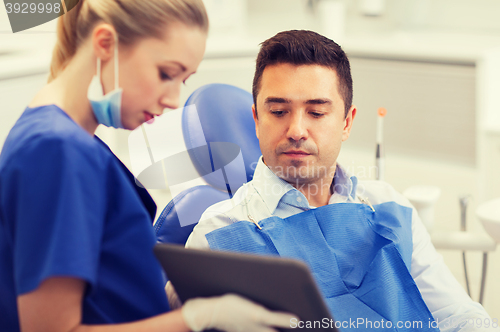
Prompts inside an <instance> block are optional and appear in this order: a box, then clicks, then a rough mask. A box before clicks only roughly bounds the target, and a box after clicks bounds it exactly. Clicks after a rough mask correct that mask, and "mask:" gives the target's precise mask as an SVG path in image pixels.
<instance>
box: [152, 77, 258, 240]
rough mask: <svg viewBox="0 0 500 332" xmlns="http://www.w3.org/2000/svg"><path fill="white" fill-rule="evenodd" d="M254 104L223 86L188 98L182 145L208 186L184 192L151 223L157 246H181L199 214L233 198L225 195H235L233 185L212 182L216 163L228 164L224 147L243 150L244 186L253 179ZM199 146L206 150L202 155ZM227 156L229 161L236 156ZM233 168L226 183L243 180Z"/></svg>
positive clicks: (207, 87)
mask: <svg viewBox="0 0 500 332" xmlns="http://www.w3.org/2000/svg"><path fill="white" fill-rule="evenodd" d="M252 104H253V99H252V95H251V94H250V93H249V92H247V91H245V90H242V89H240V88H237V87H234V86H231V85H227V84H208V85H205V86H203V87H201V88H199V89H197V90H196V91H195V92H193V94H191V96H190V97H189V98H188V100H187V102H186V105H185V106H190V105H195V106H196V112H194V111H193V110H194V108H192V107H191V108H189V107H186V108H185V109H184V112H183V114H182V130H183V135H184V140H185V143H186V147H187V148H188V152H189V156H190V159H191V161H192V163H193V165H194V166H195V168H196V170H197V171H198V173H199V174H200V176H203V179H204V180H205V181H206V182H207V183H208V185H202V186H196V187H192V188H189V189H186V190H184V191H183V192H181V193H180V194H179V195H177V196H176V197H174V199H172V201H170V202H169V203H168V205H167V206H166V207H165V209H164V210H163V211H162V213H161V214H160V217H159V218H158V220H157V222H156V223H155V233H156V236H157V239H158V241H159V242H162V243H178V244H184V243H185V242H186V240H187V238H188V236H189V234H191V231H192V230H193V228H194V226H195V225H196V223H197V222H198V220H199V219H200V217H201V215H202V214H203V212H204V211H205V210H206V209H207V208H208V207H209V206H211V205H213V204H215V203H217V202H220V201H222V200H224V199H227V198H228V197H231V194H232V193H231V192H229V193H228V190H230V191H233V193H234V191H236V189H237V187H235V186H234V183H231V187H229V184H228V183H221V181H220V178H219V179H216V178H215V177H213V176H212V175H213V172H214V171H215V170H216V169H214V163H217V162H216V161H217V160H219V161H220V162H224V163H225V164H227V158H228V153H227V151H224V147H235V146H236V147H237V148H239V149H240V150H241V155H242V157H243V162H244V165H245V170H244V173H245V174H244V175H245V176H246V180H247V181H250V180H251V179H252V177H253V171H254V168H255V165H256V163H257V161H258V159H259V157H260V155H261V152H260V148H259V141H258V139H257V137H256V135H255V125H254V121H253V117H252ZM198 118H199V120H198ZM200 124H201V128H200ZM201 146H208V147H209V148H208V150H207V149H201V148H199V147H201ZM217 147H219V148H217ZM221 147H222V148H221ZM226 150H227V149H226ZM206 151H209V152H208V153H209V154H210V158H209V160H210V161H211V162H208V163H207V162H204V160H207V156H206V154H207V152H206ZM230 155H231V156H233V155H234V153H231V154H230ZM231 158H232V157H231ZM231 167H232V165H228V167H225V168H227V169H226V172H227V176H228V177H230V176H231V175H234V174H235V173H237V172H240V175H241V172H242V171H243V170H241V169H232V168H231ZM216 168H217V167H216ZM226 181H227V178H226ZM241 184H242V183H239V185H241ZM179 215H182V216H183V218H186V216H188V218H189V220H192V221H193V223H192V224H190V225H187V226H184V227H182V226H181V222H180V220H179Z"/></svg>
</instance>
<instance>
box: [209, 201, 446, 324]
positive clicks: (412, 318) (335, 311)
mask: <svg viewBox="0 0 500 332" xmlns="http://www.w3.org/2000/svg"><path fill="white" fill-rule="evenodd" d="M374 209H375V212H374V211H373V210H372V209H371V208H370V207H369V206H367V205H364V204H353V203H337V204H331V205H326V206H323V207H320V208H316V209H312V210H309V211H305V212H302V213H299V214H296V215H294V216H291V217H288V218H285V219H281V218H278V217H271V218H268V219H265V220H262V221H260V222H259V225H260V226H261V227H262V230H260V229H258V228H257V227H256V225H254V224H253V223H251V222H248V221H239V222H236V223H234V224H231V225H229V226H226V227H223V228H220V229H217V230H215V231H212V232H210V233H208V234H207V235H206V238H207V240H208V243H209V245H210V248H211V249H213V250H226V251H239V252H247V253H254V254H264V255H279V256H282V257H289V258H295V259H299V260H302V261H304V262H305V263H306V264H308V266H309V268H310V270H311V272H312V274H313V276H314V278H315V280H316V282H317V284H318V286H319V288H320V290H321V291H322V293H323V296H324V297H325V300H326V303H327V305H328V307H329V309H330V311H331V313H332V316H333V317H334V318H335V320H336V321H337V322H338V323H339V324H341V325H340V326H341V330H342V331H349V330H357V331H364V330H365V331H366V330H377V331H415V330H419V331H439V329H438V328H436V326H437V324H436V323H435V322H434V318H433V317H432V314H431V313H430V311H429V309H428V308H427V306H426V304H425V302H424V301H423V299H422V296H421V294H420V292H419V290H418V288H417V285H416V284H415V282H414V280H413V278H412V276H411V275H410V269H411V256H412V249H413V241H412V231H411V222H412V221H411V214H412V211H411V209H410V208H407V207H404V206H401V205H398V204H396V203H394V202H388V203H383V204H379V205H375V206H374ZM338 326H339V325H338Z"/></svg>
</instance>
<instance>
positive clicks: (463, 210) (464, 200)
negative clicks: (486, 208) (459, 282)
mask: <svg viewBox="0 0 500 332" xmlns="http://www.w3.org/2000/svg"><path fill="white" fill-rule="evenodd" d="M469 198H470V196H468V195H467V196H460V197H459V203H460V230H461V231H462V232H465V231H466V230H467V223H466V221H467V206H468V205H469ZM462 259H463V262H464V274H465V284H466V286H467V294H469V296H470V286H469V276H468V274H467V263H466V262H465V251H462Z"/></svg>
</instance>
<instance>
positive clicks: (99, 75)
mask: <svg viewBox="0 0 500 332" xmlns="http://www.w3.org/2000/svg"><path fill="white" fill-rule="evenodd" d="M97 78H98V79H99V81H101V58H97Z"/></svg>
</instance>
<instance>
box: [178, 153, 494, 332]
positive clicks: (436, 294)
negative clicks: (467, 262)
mask: <svg viewBox="0 0 500 332" xmlns="http://www.w3.org/2000/svg"><path fill="white" fill-rule="evenodd" d="M333 184H334V188H333V189H334V190H333V194H332V196H331V197H330V200H329V202H328V204H335V203H340V202H350V203H353V204H362V203H361V201H360V199H359V198H358V197H361V198H363V199H367V201H369V202H371V204H373V205H376V204H381V203H384V202H390V201H393V202H395V203H397V204H399V205H402V206H407V207H410V208H411V209H412V211H413V213H412V238H413V253H412V261H411V272H410V273H411V276H412V277H413V279H414V280H415V283H416V284H417V287H418V289H419V290H420V293H421V294H422V298H423V299H424V301H425V303H426V305H427V307H428V308H429V310H430V311H431V313H432V315H433V316H434V319H435V320H436V321H437V322H438V323H439V328H440V330H441V331H446V332H448V331H464V332H465V331H500V328H497V329H493V328H491V326H492V324H491V318H490V317H489V315H488V314H487V313H486V311H485V310H484V308H483V307H482V306H481V305H480V304H479V303H477V302H474V301H472V300H471V298H470V297H469V296H468V295H467V293H465V291H464V289H463V287H462V286H461V285H460V284H459V283H458V282H457V280H456V279H455V277H454V276H453V275H452V274H451V272H450V270H449V269H448V267H447V266H446V264H445V263H444V261H443V258H442V256H441V255H440V254H439V253H437V252H436V250H435V248H434V246H433V245H432V243H431V240H430V236H429V234H428V232H427V230H426V229H425V227H424V225H423V224H422V222H421V220H420V218H419V217H418V215H417V212H416V210H415V209H414V208H413V206H412V205H411V204H410V202H409V201H408V200H407V199H406V198H405V197H404V196H402V195H401V194H399V193H398V192H397V191H396V190H395V189H394V188H392V186H390V185H389V184H387V183H386V182H383V181H362V182H359V183H358V181H357V178H356V177H354V176H352V177H351V176H349V175H348V174H347V172H346V170H345V169H343V168H342V167H341V166H340V165H338V164H337V167H336V172H335V177H334V181H333ZM312 208H314V207H312V206H310V205H309V203H308V201H307V199H306V197H305V196H304V195H303V194H302V193H301V192H300V191H299V190H297V189H296V188H294V187H293V186H292V185H290V184H289V183H287V182H286V181H284V180H282V179H281V178H279V177H278V176H276V175H275V174H274V173H273V172H272V171H271V170H270V169H269V168H268V167H267V166H266V165H265V164H264V162H263V161H262V157H261V158H260V159H259V162H258V164H257V167H256V169H255V174H254V177H253V180H252V181H250V182H248V183H247V184H246V185H244V186H242V187H241V188H240V189H238V191H237V192H236V193H235V195H234V196H233V198H232V199H230V200H226V201H222V202H219V203H217V204H214V205H212V206H211V207H210V208H208V209H207V210H206V211H205V212H204V213H203V215H202V216H201V219H200V222H199V223H198V225H196V227H195V228H194V230H193V233H191V235H190V236H189V238H188V240H187V242H186V247H190V248H201V249H210V247H209V245H208V241H207V239H206V238H205V235H206V234H208V233H210V232H212V231H214V230H216V229H218V228H222V227H225V226H228V225H230V224H232V223H234V222H238V221H242V220H247V221H248V222H252V221H251V220H255V221H260V220H264V219H267V218H270V217H272V216H277V217H280V218H287V217H290V216H292V215H295V214H297V213H300V212H303V211H307V210H309V209H312ZM477 319H479V320H482V325H481V327H480V326H479V324H478V321H477ZM486 320H489V322H490V324H489V325H490V328H489V329H488V328H485V327H484V326H485V325H486ZM467 321H469V323H467V324H466V322H467ZM497 323H498V322H497ZM463 325H465V326H463ZM460 326H462V328H460Z"/></svg>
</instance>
